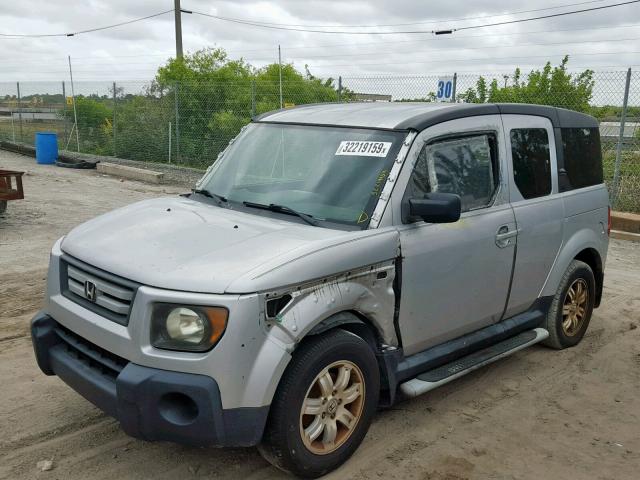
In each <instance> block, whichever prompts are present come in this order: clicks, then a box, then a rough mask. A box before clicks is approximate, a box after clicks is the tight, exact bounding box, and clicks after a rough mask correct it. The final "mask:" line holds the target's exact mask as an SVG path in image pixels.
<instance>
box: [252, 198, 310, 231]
mask: <svg viewBox="0 0 640 480" xmlns="http://www.w3.org/2000/svg"><path fill="white" fill-rule="evenodd" d="M242 204H243V205H244V206H245V207H250V208H261V209H263V210H270V211H272V212H279V213H286V214H288V215H295V216H297V217H299V218H301V219H302V220H304V221H305V222H307V223H308V224H309V225H313V226H314V227H317V226H318V221H317V220H315V219H314V218H313V217H312V216H311V215H309V214H306V213H302V212H298V211H297V210H294V209H293V208H291V207H287V206H286V205H277V204H275V203H270V204H269V205H266V204H264V203H255V202H242Z"/></svg>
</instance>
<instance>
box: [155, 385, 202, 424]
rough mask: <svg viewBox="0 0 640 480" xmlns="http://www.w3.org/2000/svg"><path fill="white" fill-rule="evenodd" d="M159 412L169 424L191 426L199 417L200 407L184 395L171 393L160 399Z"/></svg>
mask: <svg viewBox="0 0 640 480" xmlns="http://www.w3.org/2000/svg"><path fill="white" fill-rule="evenodd" d="M158 411H159V412H160V415H161V416H162V418H164V419H165V420H166V421H167V422H170V423H173V424H176V425H189V424H191V423H193V421H194V420H195V419H196V418H197V417H198V405H196V402H194V401H193V399H192V398H191V397H189V396H187V395H185V394H184V393H179V392H170V393H165V394H164V395H163V396H162V397H160V402H159V403H158Z"/></svg>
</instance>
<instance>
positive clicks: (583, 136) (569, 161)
mask: <svg viewBox="0 0 640 480" xmlns="http://www.w3.org/2000/svg"><path fill="white" fill-rule="evenodd" d="M562 153H563V157H564V170H565V171H566V179H565V181H563V182H561V186H562V190H572V189H575V188H583V187H589V186H591V185H598V184H600V183H602V181H603V179H602V151H601V149H600V132H599V131H598V129H597V128H563V129H562Z"/></svg>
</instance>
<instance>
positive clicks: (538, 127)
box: [502, 115, 564, 317]
mask: <svg viewBox="0 0 640 480" xmlns="http://www.w3.org/2000/svg"><path fill="white" fill-rule="evenodd" d="M502 118H503V124H504V135H505V143H506V144H507V157H508V160H509V162H508V168H509V173H508V179H509V183H510V188H509V191H510V198H511V205H512V206H513V210H514V213H515V218H516V224H517V228H518V241H517V255H516V261H515V266H514V273H513V281H512V286H511V293H510V295H509V302H508V305H507V310H506V312H505V317H510V316H513V315H515V314H518V313H520V312H522V311H525V310H527V309H528V308H529V307H530V306H531V304H532V303H533V302H534V301H535V300H536V299H537V298H538V295H539V294H540V291H541V290H542V287H543V286H544V283H545V281H546V279H547V276H548V274H549V272H550V270H551V267H552V265H553V263H554V261H555V259H556V256H557V255H558V252H559V250H560V245H561V243H562V229H563V221H564V203H563V201H562V199H561V198H560V197H559V195H557V193H558V179H557V175H556V174H555V172H557V171H558V170H557V158H556V150H555V141H554V132H553V125H552V124H551V121H550V120H549V119H547V118H544V117H536V116H528V115H503V116H502Z"/></svg>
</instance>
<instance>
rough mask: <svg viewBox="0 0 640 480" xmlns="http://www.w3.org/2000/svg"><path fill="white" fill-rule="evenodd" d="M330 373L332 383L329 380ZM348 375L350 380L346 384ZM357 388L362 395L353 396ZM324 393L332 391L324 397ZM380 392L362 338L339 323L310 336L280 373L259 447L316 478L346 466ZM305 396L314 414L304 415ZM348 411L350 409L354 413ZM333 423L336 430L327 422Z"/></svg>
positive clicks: (287, 468) (296, 470)
mask: <svg viewBox="0 0 640 480" xmlns="http://www.w3.org/2000/svg"><path fill="white" fill-rule="evenodd" d="M354 367H355V368H354ZM342 368H345V369H346V370H348V371H349V372H350V373H349V375H346V374H345V373H344V372H343V370H342ZM327 369H328V370H327ZM326 373H329V378H331V382H330V383H327V381H326ZM321 374H322V375H321ZM339 377H341V378H339ZM321 378H322V381H321V380H320V379H321ZM345 378H347V382H346V384H345V385H343V384H344V383H345V382H344V379H345ZM340 380H342V381H340ZM357 384H360V385H359V386H358V385H357ZM345 387H346V388H345ZM362 390H364V392H362ZM357 391H360V393H359V396H358V397H357V398H356V399H355V400H351V398H353V397H354V396H355V392H357ZM325 392H330V393H331V394H329V395H326V396H325ZM343 392H344V394H343ZM379 394H380V374H379V370H378V363H377V361H376V357H375V355H374V352H373V351H372V349H371V348H370V347H369V345H368V344H367V343H366V342H365V341H364V340H363V339H362V338H360V337H358V336H357V335H355V334H353V333H350V332H347V331H345V330H341V329H339V328H338V329H334V330H331V331H329V332H327V333H325V334H322V335H318V336H317V337H316V336H313V337H310V338H309V340H307V341H306V343H303V344H302V345H301V346H300V347H299V349H298V350H297V351H296V352H295V354H294V356H293V359H292V360H291V363H290V364H289V366H288V367H287V369H286V371H285V373H284V375H283V376H282V379H281V381H280V384H279V385H278V388H277V390H276V393H275V396H274V400H273V402H272V404H271V410H270V412H269V418H268V420H267V426H266V429H265V434H264V437H263V439H262V443H261V444H260V445H259V447H258V449H259V451H260V453H261V454H262V456H263V457H264V458H265V459H267V460H268V461H269V462H270V463H272V464H273V465H274V466H276V467H278V468H280V469H281V470H284V471H286V472H290V473H293V474H294V475H298V476H301V477H306V478H316V477H320V476H322V475H324V474H326V473H329V472H330V471H332V470H334V469H335V468H337V467H339V466H340V465H342V464H343V463H344V462H345V461H346V460H347V459H348V458H349V457H350V456H351V455H352V454H353V452H355V450H356V449H357V448H358V446H359V445H360V443H361V442H362V440H363V439H364V436H365V435H366V433H367V430H368V429H369V425H370V424H371V420H372V418H373V414H374V413H375V411H376V409H377V406H378V397H379ZM323 399H324V401H323ZM343 399H344V400H343ZM305 400H306V402H307V403H306V405H307V406H306V408H307V410H305V411H313V413H312V414H311V415H302V409H303V408H304V407H305ZM338 402H340V403H338ZM345 410H349V412H350V413H351V417H348V416H347V414H346V413H344V412H345ZM320 412H322V413H320ZM340 419H342V420H340ZM345 421H346V422H350V425H351V427H350V428H348V427H346V426H345V425H346V424H345V423H342V422H345ZM323 422H328V423H327V424H323ZM331 424H333V425H335V426H336V427H335V429H334V427H331V426H326V425H331ZM314 425H315V426H319V427H318V428H321V430H322V431H321V433H319V434H318V433H317V431H318V428H313V427H314ZM305 429H306V430H308V431H311V432H314V433H315V434H316V435H317V438H315V440H313V439H311V438H309V437H306V436H305V435H304V433H303V430H305ZM332 435H333V437H334V438H335V443H334V444H333V446H332V444H331V442H330V440H329V441H328V442H327V443H325V439H326V438H329V439H330V438H331V437H332Z"/></svg>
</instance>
